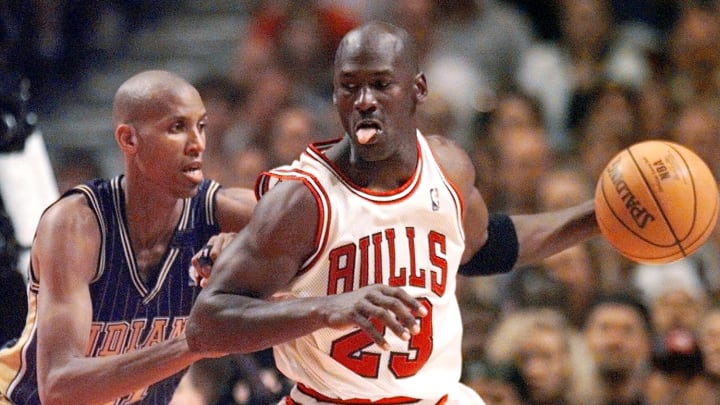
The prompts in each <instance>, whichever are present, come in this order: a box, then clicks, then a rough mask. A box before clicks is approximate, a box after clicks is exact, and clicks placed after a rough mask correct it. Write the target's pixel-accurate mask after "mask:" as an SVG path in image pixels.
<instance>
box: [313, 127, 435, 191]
mask: <svg viewBox="0 0 720 405" xmlns="http://www.w3.org/2000/svg"><path fill="white" fill-rule="evenodd" d="M340 140H341V139H335V140H331V141H325V142H322V143H314V144H310V145H309V147H308V149H307V150H306V151H305V153H306V154H307V156H309V157H310V158H312V159H313V160H315V161H318V162H320V163H321V164H322V165H323V166H325V167H327V168H328V170H330V171H331V172H332V173H333V174H334V175H335V176H336V177H338V178H339V179H340V180H341V181H342V182H343V183H344V184H345V185H346V186H347V188H348V190H350V191H351V192H353V193H354V194H355V195H357V196H359V197H361V198H364V199H366V200H370V201H373V202H375V203H377V204H394V203H397V202H398V201H402V200H404V199H406V198H408V197H409V196H411V195H412V194H413V192H414V191H415V189H416V188H417V186H418V184H420V180H421V179H420V175H421V173H422V167H423V164H424V159H423V155H422V148H421V146H420V143H419V142H416V145H417V150H418V160H417V164H416V165H415V169H414V171H413V175H412V176H410V178H409V179H407V180H406V181H405V183H403V184H402V185H401V186H400V187H397V188H395V189H392V190H388V191H375V190H371V189H369V188H365V187H362V186H360V185H358V184H356V183H355V182H353V181H352V179H350V178H349V177H348V176H347V175H345V173H344V172H342V170H340V168H339V167H338V166H337V165H336V164H335V162H333V161H331V160H330V159H328V158H327V156H326V155H325V153H324V152H325V150H326V149H328V148H329V147H331V146H333V145H334V144H336V143H338V142H340ZM394 197H395V198H394Z"/></svg>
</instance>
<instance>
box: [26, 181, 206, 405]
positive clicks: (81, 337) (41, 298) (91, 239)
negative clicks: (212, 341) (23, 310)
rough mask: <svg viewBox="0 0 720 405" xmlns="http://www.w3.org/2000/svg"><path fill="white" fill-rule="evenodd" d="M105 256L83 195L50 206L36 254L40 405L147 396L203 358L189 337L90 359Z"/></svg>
mask: <svg viewBox="0 0 720 405" xmlns="http://www.w3.org/2000/svg"><path fill="white" fill-rule="evenodd" d="M99 252H100V232H99V227H98V223H97V220H96V219H95V215H94V214H93V212H92V211H91V210H90V208H89V207H88V206H87V204H86V203H85V199H84V197H82V196H79V195H77V196H70V197H67V198H64V199H62V200H61V201H59V202H58V203H57V204H55V205H54V206H52V207H51V208H50V209H49V210H48V211H47V212H46V213H45V214H44V215H43V217H42V219H41V220H40V223H39V225H38V231H37V236H36V239H35V241H34V243H33V249H32V263H33V268H34V270H35V272H36V274H37V276H38V277H39V280H40V287H39V292H38V295H37V308H38V309H37V313H38V315H37V324H38V326H37V336H38V353H37V361H38V369H37V371H38V385H39V390H40V399H41V401H42V403H43V404H96V403H106V402H108V401H111V400H113V399H115V398H118V397H121V396H124V395H127V394H131V393H132V392H133V391H136V390H142V389H143V388H144V387H146V386H148V385H150V384H152V383H154V382H156V381H158V380H161V379H163V378H165V377H168V376H170V375H172V374H175V373H177V372H178V371H180V370H182V369H184V368H185V367H187V366H188V365H190V364H191V363H192V362H193V361H194V360H196V359H197V358H199V356H197V354H193V353H190V352H189V350H188V346H187V344H186V342H185V338H184V336H181V337H179V338H176V339H171V340H169V341H165V342H162V343H158V344H156V345H153V346H151V347H148V348H144V349H141V350H137V351H132V352H129V353H125V354H121V355H115V356H108V357H85V356H86V353H85V351H86V350H87V347H88V339H89V336H90V328H91V324H92V302H91V299H90V291H89V284H90V280H91V279H92V278H93V276H94V275H95V270H96V267H97V262H98V257H99Z"/></svg>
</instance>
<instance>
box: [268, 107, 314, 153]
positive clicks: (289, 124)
mask: <svg viewBox="0 0 720 405" xmlns="http://www.w3.org/2000/svg"><path fill="white" fill-rule="evenodd" d="M271 134H272V137H271V140H270V156H271V158H272V159H273V162H274V164H273V166H277V165H285V164H290V163H292V161H293V160H295V159H297V158H298V157H300V154H301V153H302V152H303V151H304V150H305V148H307V146H308V144H309V143H310V142H312V141H313V140H314V138H316V137H317V136H318V129H317V127H316V125H315V120H314V117H313V115H312V113H311V112H310V111H308V110H305V109H302V108H294V107H293V108H288V109H285V110H283V111H281V112H280V113H279V114H278V115H277V117H276V118H275V120H274V123H273V128H272V132H271Z"/></svg>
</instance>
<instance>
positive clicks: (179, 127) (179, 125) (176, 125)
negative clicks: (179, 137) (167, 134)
mask: <svg viewBox="0 0 720 405" xmlns="http://www.w3.org/2000/svg"><path fill="white" fill-rule="evenodd" d="M184 130H185V123H184V122H183V121H175V122H173V124H172V127H170V131H172V132H174V133H178V132H182V131H184Z"/></svg>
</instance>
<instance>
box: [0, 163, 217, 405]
mask: <svg viewBox="0 0 720 405" xmlns="http://www.w3.org/2000/svg"><path fill="white" fill-rule="evenodd" d="M121 180H122V176H118V177H116V178H114V179H112V180H106V179H98V180H94V181H91V182H89V183H87V184H84V185H80V186H77V187H75V188H74V189H72V190H70V191H68V192H67V193H66V194H65V195H63V197H65V196H67V195H69V194H75V193H82V194H83V195H84V196H85V197H86V199H87V202H88V205H89V206H90V207H91V208H92V209H93V211H94V212H95V215H96V217H97V220H98V226H99V227H100V231H101V234H102V246H101V251H100V259H99V262H98V267H97V274H96V276H95V277H94V279H93V281H92V283H91V285H90V296H91V299H92V306H93V323H92V328H91V332H90V336H89V340H88V346H87V350H86V355H87V356H92V357H99V356H111V355H116V354H120V353H125V352H129V351H132V350H137V349H140V348H143V347H147V346H150V345H152V344H155V343H158V342H161V341H164V340H167V339H170V338H171V337H174V336H177V335H179V334H181V333H182V332H183V331H184V329H185V322H186V319H187V316H188V315H189V314H190V308H191V306H192V304H193V303H194V302H195V298H196V296H197V294H198V293H199V291H200V288H199V287H198V286H197V285H196V284H195V282H194V280H193V279H192V277H191V276H190V274H189V269H190V266H191V259H192V256H193V255H194V253H195V252H196V251H198V250H199V249H201V248H202V247H203V246H204V245H205V244H206V243H207V241H208V239H209V238H210V237H211V236H212V235H214V234H217V233H218V232H219V231H220V229H219V225H218V224H217V221H216V218H215V194H216V192H217V190H218V189H219V188H220V186H219V184H218V183H216V182H213V181H211V180H204V181H203V182H202V184H201V185H200V188H199V192H198V194H197V195H195V196H194V197H193V198H188V199H186V200H185V201H184V204H183V212H182V214H181V218H180V221H179V222H178V224H177V227H176V229H175V233H174V235H173V237H172V239H171V241H170V244H169V246H168V248H167V250H166V251H165V254H164V256H163V258H162V259H161V260H160V261H159V263H158V264H157V265H156V266H157V267H156V269H155V270H156V271H155V272H153V273H154V274H156V278H155V279H153V280H149V281H148V282H143V280H142V279H141V277H140V273H139V269H138V268H137V264H136V262H135V255H134V252H133V249H132V246H131V245H130V238H129V231H128V227H127V220H126V218H125V199H124V195H123V190H122V188H121V186H120V184H121ZM63 197H61V198H63ZM29 281H30V282H29V285H28V296H29V307H30V311H29V313H28V319H27V324H26V326H25V330H24V331H23V334H22V336H21V337H20V339H19V341H18V342H17V343H16V344H15V345H14V346H13V347H10V348H8V349H4V350H2V351H0V394H3V395H5V396H7V397H9V398H10V400H11V401H12V402H13V403H15V404H18V405H21V404H39V403H40V399H39V397H38V391H37V375H36V370H35V367H36V361H35V355H36V350H37V348H36V336H35V327H36V325H35V315H36V314H35V310H36V308H37V306H36V299H37V292H38V289H39V282H40V281H39V280H38V279H37V277H36V275H35V274H34V272H33V269H32V268H31V269H30V280H29ZM181 377H182V373H177V374H175V375H174V376H171V377H169V378H167V379H165V380H162V381H159V382H157V383H156V384H153V385H151V386H149V387H146V388H144V389H141V390H138V391H136V392H133V393H128V394H127V395H126V396H124V397H123V398H119V399H117V400H116V401H114V402H112V403H114V404H132V403H139V404H167V403H168V402H170V399H171V398H172V395H173V392H174V391H175V388H176V386H177V384H178V382H179V381H180V378H181ZM0 398H2V397H1V396H0ZM1 402H2V400H0V403H1Z"/></svg>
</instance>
